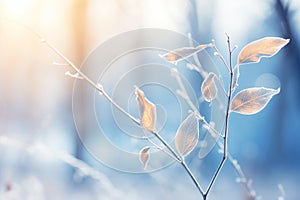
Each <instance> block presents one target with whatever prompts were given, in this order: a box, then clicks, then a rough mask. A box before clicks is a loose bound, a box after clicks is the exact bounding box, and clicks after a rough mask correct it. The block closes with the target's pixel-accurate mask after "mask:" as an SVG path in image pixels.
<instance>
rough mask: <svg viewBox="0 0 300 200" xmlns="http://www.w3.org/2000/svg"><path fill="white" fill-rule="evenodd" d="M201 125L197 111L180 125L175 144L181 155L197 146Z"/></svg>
mask: <svg viewBox="0 0 300 200" xmlns="http://www.w3.org/2000/svg"><path fill="white" fill-rule="evenodd" d="M198 138H199V126H198V120H197V118H196V116H195V113H191V114H190V115H189V116H188V117H187V118H186V119H185V120H184V121H183V122H182V123H181V125H180V126H179V128H178V130H177V133H176V136H175V146H176V149H177V151H178V153H179V154H180V155H181V156H186V155H188V154H189V153H191V151H192V150H193V149H194V148H195V147H196V145H197V143H198Z"/></svg>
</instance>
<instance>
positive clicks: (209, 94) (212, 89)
mask: <svg viewBox="0 0 300 200" xmlns="http://www.w3.org/2000/svg"><path fill="white" fill-rule="evenodd" d="M215 76H216V75H215V74H214V73H212V72H210V73H209V74H208V76H207V77H206V78H205V80H204V81H203V82H202V85H201V92H202V95H203V98H204V100H205V101H207V102H211V101H212V100H213V99H214V98H216V96H217V87H216V84H215V81H214V77H215Z"/></svg>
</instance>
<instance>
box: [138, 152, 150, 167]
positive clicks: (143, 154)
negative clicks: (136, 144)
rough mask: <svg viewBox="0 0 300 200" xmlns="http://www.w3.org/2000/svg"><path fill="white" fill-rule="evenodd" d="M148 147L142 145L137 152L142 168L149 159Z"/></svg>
mask: <svg viewBox="0 0 300 200" xmlns="http://www.w3.org/2000/svg"><path fill="white" fill-rule="evenodd" d="M149 149H150V147H144V148H143V149H142V150H141V151H140V152H139V158H140V161H141V163H142V164H143V165H144V169H146V167H147V164H148V161H149V157H150V154H149Z"/></svg>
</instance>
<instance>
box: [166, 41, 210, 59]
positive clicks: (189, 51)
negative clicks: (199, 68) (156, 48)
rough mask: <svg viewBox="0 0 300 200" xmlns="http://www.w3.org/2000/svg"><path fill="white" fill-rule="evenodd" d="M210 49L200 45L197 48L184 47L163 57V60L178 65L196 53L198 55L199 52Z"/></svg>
mask: <svg viewBox="0 0 300 200" xmlns="http://www.w3.org/2000/svg"><path fill="white" fill-rule="evenodd" d="M206 47H208V45H206V44H204V45H199V46H197V47H183V48H179V49H175V50H173V51H170V52H168V53H166V54H164V55H161V57H162V58H164V59H166V60H167V61H169V62H170V63H173V64H176V63H177V62H179V61H181V60H183V59H186V58H188V57H190V56H192V55H194V54H195V53H198V52H199V51H201V50H203V49H205V48H206Z"/></svg>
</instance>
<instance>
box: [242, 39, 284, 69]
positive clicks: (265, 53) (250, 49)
mask: <svg viewBox="0 0 300 200" xmlns="http://www.w3.org/2000/svg"><path fill="white" fill-rule="evenodd" d="M289 41H290V40H289V39H283V38H279V37H265V38H262V39H260V40H256V41H253V42H251V43H249V44H247V45H246V46H245V47H244V48H243V49H242V50H241V52H240V54H239V56H238V64H246V63H256V62H259V61H260V59H261V58H262V57H271V56H273V55H275V54H276V53H277V52H278V51H279V50H280V49H281V48H282V47H284V46H285V45H286V44H287V43H289Z"/></svg>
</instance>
